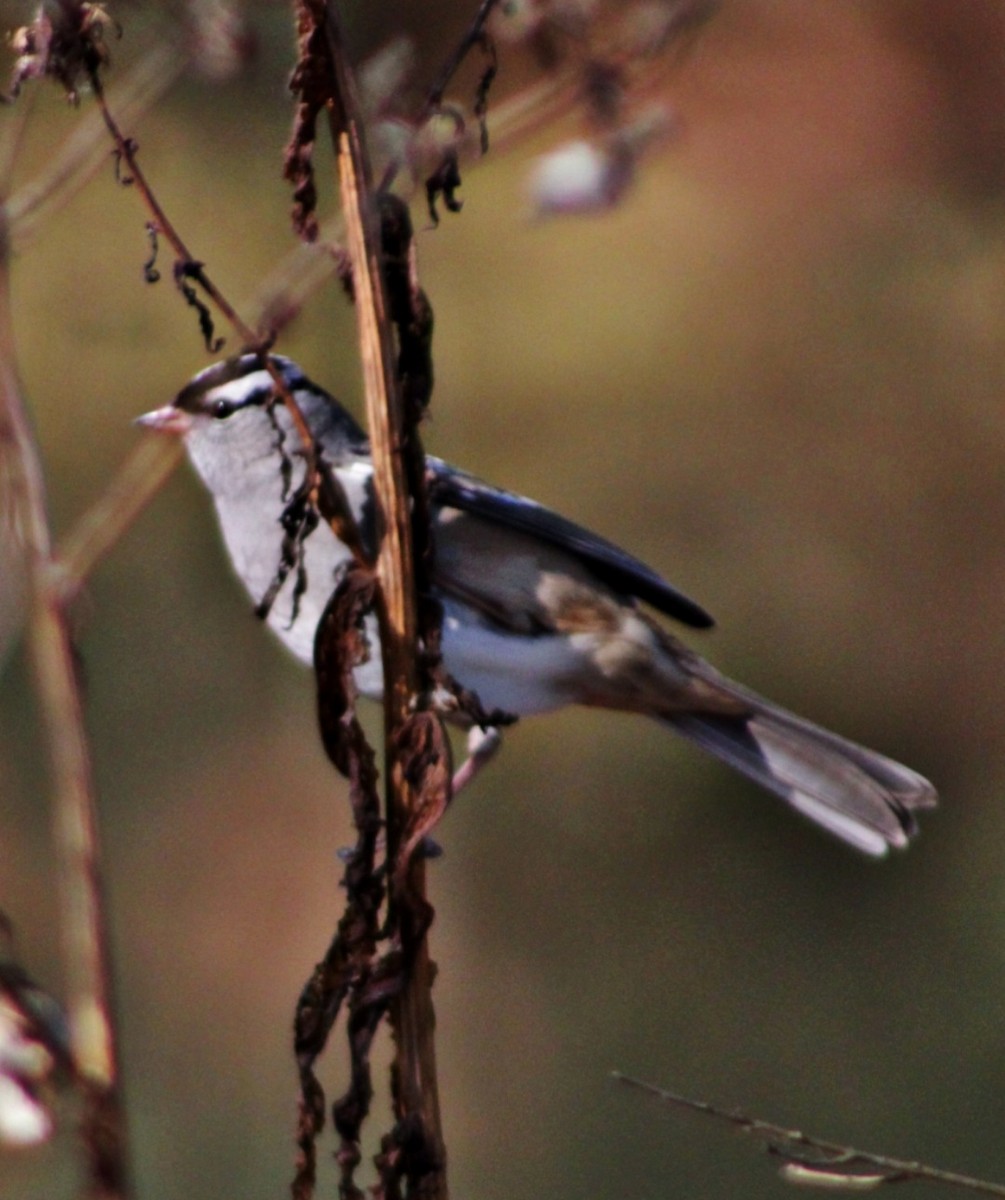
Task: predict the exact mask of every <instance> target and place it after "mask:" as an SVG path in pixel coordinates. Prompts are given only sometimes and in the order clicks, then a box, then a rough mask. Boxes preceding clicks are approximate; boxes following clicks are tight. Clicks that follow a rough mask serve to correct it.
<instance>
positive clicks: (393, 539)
mask: <svg viewBox="0 0 1005 1200" xmlns="http://www.w3.org/2000/svg"><path fill="white" fill-rule="evenodd" d="M327 37H328V45H329V48H330V51H331V59H332V64H333V69H334V74H335V80H334V83H335V87H336V96H337V100H338V104H337V106H336V108H338V109H339V110H340V111H335V110H334V109H330V110H329V111H330V113H331V121H332V133H333V137H334V140H335V145H336V152H337V155H338V170H339V183H340V187H341V192H342V208H343V213H344V216H345V222H346V233H347V240H348V247H349V255H350V259H351V261H352V266H353V283H354V289H355V298H356V314H357V322H358V328H359V339H360V347H361V354H362V359H363V377H364V384H365V388H366V408H367V418H368V423H369V427H370V435H371V439H372V450H373V458H374V482H375V488H376V492H377V497H378V502H379V505H380V510H381V512H382V514H383V518H384V530H385V532H384V537H383V539H382V543H381V546H380V551H379V556H378V563H377V574H378V579H379V581H380V585H381V591H382V604H381V609H382V612H381V648H382V655H383V666H384V718H385V753H386V757H385V762H386V773H385V778H386V780H387V787H388V795H387V808H386V811H387V823H388V828H387V843H388V858H389V861H391V862H394V861H395V855H396V854H397V852H398V850H399V848H400V847H401V846H402V844H403V837H404V833H405V830H406V829H407V828H408V827H409V826H410V825H411V824H412V815H413V813H414V812H415V810H416V808H417V806H418V804H419V803H420V802H421V797H419V796H417V795H416V794H415V792H414V790H413V788H412V786H411V784H410V782H409V780H408V779H407V778H406V776H405V773H404V771H403V770H402V765H401V758H400V756H399V755H397V754H396V753H395V752H394V747H395V745H396V740H397V739H396V734H397V732H398V730H399V729H400V728H401V726H402V724H403V722H404V721H405V719H406V717H407V716H408V715H409V712H410V709H411V707H412V704H413V701H414V698H415V696H416V694H417V691H418V684H419V671H418V662H417V655H418V634H417V631H418V619H417V612H416V587H415V563H414V559H413V544H412V528H411V503H410V498H409V492H408V486H407V472H406V467H405V461H404V455H403V449H404V446H405V445H406V439H407V438H408V437H409V436H411V432H410V431H409V430H408V428H407V421H406V418H405V414H404V412H403V406H402V403H401V397H400V395H399V392H398V388H397V386H396V378H395V375H396V372H395V347H394V339H393V333H392V325H391V320H390V315H389V312H388V302H387V297H386V295H385V290H384V281H383V268H382V260H381V238H380V225H379V216H378V213H377V208H376V205H375V204H374V202H373V192H372V182H371V178H372V177H371V171H370V164H369V160H368V156H367V152H366V146H365V143H364V140H363V131H362V124H361V120H360V116H359V106H358V103H357V98H356V89H355V83H354V80H353V77H352V72H351V68H350V66H349V61H348V56H347V54H346V50H345V42H344V37H343V32H342V26H341V21H340V19H339V14H338V6H337V4H336V3H335V0H329V3H328V4H327ZM397 875H398V871H397V870H394V871H392V873H391V882H392V885H393V884H394V883H395V882H396V880H395V877H396V876H397ZM401 878H402V884H403V887H402V890H403V891H407V894H408V897H409V900H408V903H409V904H412V905H418V906H423V905H425V904H426V901H425V894H426V880H425V865H424V862H423V860H422V858H421V857H420V856H413V857H412V860H411V862H409V863H408V864H406V865H405V866H404V868H403V872H402V877H401ZM403 900H404V897H402V896H398V897H395V896H393V895H392V896H391V903H392V905H394V904H395V903H396V902H397V903H398V904H399V905H400V904H401V903H402V902H403ZM399 916H400V913H399ZM408 940H409V941H412V939H411V938H409V939H408ZM403 949H404V951H405V954H406V958H407V962H408V969H407V970H406V973H405V978H404V980H403V986H402V991H401V993H400V994H399V995H398V997H396V1000H395V1002H394V1005H393V1008H392V1021H393V1024H394V1027H395V1031H396V1044H397V1057H396V1062H395V1078H396V1084H397V1086H396V1106H397V1110H398V1111H397V1116H398V1121H399V1127H400V1128H402V1129H405V1130H409V1131H414V1130H415V1129H418V1130H419V1131H421V1134H420V1136H421V1141H422V1142H423V1143H424V1146H423V1151H422V1157H423V1159H424V1168H423V1169H422V1170H421V1172H419V1173H418V1174H416V1175H411V1177H410V1182H414V1184H415V1185H416V1188H417V1192H418V1194H419V1195H421V1196H423V1197H428V1198H430V1200H446V1197H447V1179H446V1162H445V1151H444V1143H443V1134H442V1127H441V1121H440V1105H439V1090H438V1084H437V1076H436V1052H435V1041H434V1023H435V1022H434V1014H433V1003H432V996H431V984H432V975H433V969H432V964H431V963H430V960H429V951H428V944H427V941H426V937H425V930H424V929H422V930H421V931H418V933H417V937H416V939H415V941H414V944H411V945H404V946H403Z"/></svg>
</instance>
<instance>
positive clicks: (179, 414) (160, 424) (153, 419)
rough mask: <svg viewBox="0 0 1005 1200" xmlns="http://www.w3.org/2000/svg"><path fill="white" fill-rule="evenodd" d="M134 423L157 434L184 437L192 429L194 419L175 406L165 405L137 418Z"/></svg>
mask: <svg viewBox="0 0 1005 1200" xmlns="http://www.w3.org/2000/svg"><path fill="white" fill-rule="evenodd" d="M133 423H134V424H135V425H142V426H143V428H144V429H152V430H153V431H154V432H155V433H170V434H173V435H174V436H175V437H184V436H185V434H186V433H188V432H189V430H190V429H191V428H192V417H191V415H190V414H189V413H187V412H183V411H182V409H180V408H175V406H174V405H173V404H165V405H164V407H163V408H155V409H154V410H153V411H152V412H148V413H144V414H143V416H141V417H137V418H136V419H135V421H134V422H133Z"/></svg>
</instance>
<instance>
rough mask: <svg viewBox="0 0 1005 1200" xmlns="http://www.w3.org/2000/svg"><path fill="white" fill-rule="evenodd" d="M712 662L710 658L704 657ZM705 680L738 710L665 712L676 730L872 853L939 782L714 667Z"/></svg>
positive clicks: (895, 834)
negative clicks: (816, 722)
mask: <svg viewBox="0 0 1005 1200" xmlns="http://www.w3.org/2000/svg"><path fill="white" fill-rule="evenodd" d="M702 666H705V667H707V664H704V663H702ZM706 682H707V683H710V684H712V686H713V687H714V688H715V689H716V690H719V689H721V690H722V692H723V693H725V695H726V696H727V697H728V698H729V700H731V701H734V702H735V704H736V708H737V709H738V710H739V711H737V712H736V715H733V713H726V714H724V713H722V712H706V711H694V710H692V711H689V712H680V711H675V712H666V713H664V714H661V716H662V719H663V720H665V721H666V722H668V723H669V724H670V725H671V727H672V728H673V729H675V730H676V731H677V733H680V734H682V735H683V736H684V737H686V738H687V739H688V740H689V741H691V742H694V743H695V745H697V746H700V747H701V748H702V749H703V750H707V751H708V752H709V753H710V754H714V755H715V757H716V758H718V759H721V760H722V761H723V762H725V763H727V764H728V765H729V766H731V767H733V768H735V769H736V770H737V771H740V772H742V774H744V775H746V776H748V777H749V778H750V779H752V780H753V781H754V782H755V783H759V784H760V785H761V787H764V788H767V789H768V790H769V791H771V792H774V793H775V794H776V795H779V796H781V797H782V799H783V800H785V801H786V802H787V803H788V804H790V805H791V806H792V807H793V808H794V809H796V810H797V811H798V812H801V813H803V814H804V815H805V816H807V817H809V818H810V819H811V820H813V821H816V822H817V824H818V825H821V826H822V827H823V828H824V829H826V830H827V831H828V832H829V833H832V834H834V835H835V836H837V837H839V838H841V839H843V840H844V841H846V842H848V843H849V844H850V845H852V846H854V847H855V848H856V849H858V850H861V851H864V852H865V853H866V854H871V855H873V856H875V857H880V856H882V855H884V854H886V852H887V850H888V849H889V848H890V847H891V846H895V847H903V846H906V845H907V843H908V841H909V840H910V838H911V837H912V836H913V835H914V834H915V833H916V832H917V821H916V818H915V813H916V811H917V810H919V809H924V808H932V807H933V806H934V805H935V803H936V793H935V789H934V788H933V787H932V785H931V784H930V783H929V782H928V780H927V779H924V778H923V777H922V776H921V775H919V774H917V772H915V771H912V770H911V769H910V768H909V767H905V766H902V765H901V764H900V763H898V762H894V761H893V760H892V759H890V758H886V757H885V756H884V755H882V754H877V753H876V752H875V751H874V750H867V749H866V748H865V747H864V746H859V745H856V744H855V743H854V742H849V741H847V740H846V739H845V738H842V737H839V736H838V735H837V734H835V733H830V732H829V731H828V730H826V729H821V728H820V727H819V726H817V725H814V724H812V723H811V722H810V721H806V720H804V719H803V718H802V717H797V716H796V715H795V714H794V713H790V712H787V711H786V710H785V709H783V708H779V707H778V706H777V705H775V704H772V703H771V701H769V700H765V699H763V698H762V697H761V696H758V695H756V694H755V693H753V692H750V691H748V690H747V689H746V688H743V687H741V686H740V685H739V684H735V683H733V682H732V681H731V680H728V679H725V678H723V677H722V676H721V675H719V674H718V672H714V681H713V679H708V680H707V681H706Z"/></svg>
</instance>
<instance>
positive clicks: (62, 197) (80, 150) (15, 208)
mask: <svg viewBox="0 0 1005 1200" xmlns="http://www.w3.org/2000/svg"><path fill="white" fill-rule="evenodd" d="M187 65H188V56H187V55H186V53H185V50H184V47H182V46H180V45H177V44H175V43H170V42H167V43H164V44H159V45H157V46H155V47H153V49H151V50H150V52H149V53H148V54H147V55H146V57H144V58H143V59H142V60H141V61H140V62H139V63H138V64H137V65H136V66H135V67H134V68H133V69H132V71H131V72H130V73H129V74H128V75H127V76H126V78H125V79H124V80H123V81H122V82H121V83H120V84H119V85H118V86H117V87H116V89H115V103H116V108H117V109H118V111H119V114H120V119H123V120H126V121H128V120H131V119H132V118H133V117H135V116H137V115H138V114H139V113H142V112H145V111H146V110H147V109H148V108H150V106H151V105H152V104H153V103H154V102H155V101H157V100H159V99H160V97H161V96H163V95H164V93H165V92H167V91H168V89H169V88H170V87H171V86H172V84H173V83H174V82H175V81H176V80H177V79H178V77H179V76H180V75H181V74H182V72H183V71H184V70H185V68H186V66H187ZM26 99H27V98H26V97H24V96H22V97H21V98H20V100H19V101H18V104H19V106H20V105H24V104H25V103H26ZM101 125H102V118H101V115H100V114H99V113H97V112H93V111H92V112H89V113H87V114H85V115H84V116H83V117H82V118H81V119H80V121H79V123H78V124H77V125H76V126H75V128H74V131H73V133H72V134H71V135H70V136H69V137H68V138H67V139H66V140H65V141H64V142H63V144H62V145H61V146H60V148H59V150H58V151H56V153H54V154H53V155H52V157H51V158H50V159H49V160H48V161H47V163H46V165H45V168H44V169H43V170H42V171H41V172H40V173H39V174H38V175H37V176H36V177H35V178H34V179H32V180H31V181H30V182H29V183H26V184H24V185H23V186H22V187H20V188H18V190H17V191H16V192H14V193H13V194H12V195H11V197H10V199H9V201H8V202H7V212H8V218H9V223H10V230H11V241H12V243H13V246H14V249H15V250H17V251H21V252H23V250H24V249H25V247H26V246H27V245H28V244H29V243H30V242H31V241H32V240H33V239H34V238H35V237H36V236H37V235H38V233H39V232H40V231H41V230H42V229H43V228H44V226H45V223H46V221H47V220H48V219H49V218H50V217H51V216H53V214H54V213H55V212H57V211H58V210H59V208H60V207H62V206H63V205H65V204H67V203H68V202H69V201H70V200H71V199H72V198H73V196H74V195H76V193H77V191H78V190H79V189H80V188H81V187H83V185H84V184H85V183H87V182H88V180H89V179H90V178H91V177H92V175H93V174H94V173H95V172H96V171H98V170H99V169H100V168H101V167H102V166H103V165H104V164H105V163H106V162H107V161H108V147H107V142H106V141H105V137H104V134H103V132H102V131H101ZM0 175H2V172H0Z"/></svg>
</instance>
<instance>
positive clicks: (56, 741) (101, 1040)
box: [0, 229, 129, 1200]
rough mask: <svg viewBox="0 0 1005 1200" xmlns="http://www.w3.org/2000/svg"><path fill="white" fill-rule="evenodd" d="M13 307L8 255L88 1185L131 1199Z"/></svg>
mask: <svg viewBox="0 0 1005 1200" xmlns="http://www.w3.org/2000/svg"><path fill="white" fill-rule="evenodd" d="M0 234H2V229H0ZM9 316H10V304H9V292H8V281H7V274H6V261H4V262H0V458H2V461H3V469H4V471H5V474H6V476H7V479H6V488H7V502H8V503H10V504H11V506H12V509H13V511H14V513H15V514H16V516H15V521H16V528H17V530H18V535H19V537H20V539H21V542H22V544H23V547H24V551H25V556H26V566H27V570H28V577H29V583H30V591H31V612H30V616H29V621H28V645H29V649H30V653H31V658H32V662H33V666H34V672H35V679H36V686H37V689H38V697H39V703H40V706H41V709H42V712H43V716H44V720H45V726H46V730H47V734H48V741H49V757H50V763H51V770H52V776H53V790H54V809H53V836H54V840H55V846H56V854H57V860H58V879H59V897H60V921H61V925H62V937H63V943H64V955H65V963H66V977H67V1004H66V1007H67V1011H68V1015H69V1019H70V1037H71V1049H72V1054H73V1061H74V1067H75V1070H76V1072H77V1075H78V1078H79V1080H80V1083H81V1090H82V1093H83V1100H84V1107H83V1117H82V1133H83V1139H84V1146H85V1152H86V1154H87V1158H88V1168H89V1169H88V1189H87V1193H86V1194H87V1195H89V1196H92V1197H95V1198H96V1200H97V1198H100V1200H121V1198H124V1197H126V1196H127V1195H128V1194H129V1192H128V1183H127V1179H128V1170H127V1143H126V1124H125V1114H124V1110H123V1106H122V1098H121V1093H120V1089H119V1082H118V1070H117V1058H116V1041H115V1025H114V1018H113V1010H112V1000H111V972H110V966H109V937H108V928H107V921H106V917H105V909H104V904H103V898H102V891H101V871H100V857H101V856H100V846H99V838H98V829H97V812H96V805H95V798H94V789H93V779H92V772H91V759H90V753H89V750H88V745H87V740H86V736H85V733H84V721H83V713H82V708H81V702H80V692H79V688H78V681H77V674H76V670H75V663H74V652H73V645H72V642H71V639H70V633H69V629H68V625H67V620H66V610H65V606H64V603H63V599H62V596H61V594H60V591H59V588H58V587H57V586H54V579H55V578H56V573H55V572H54V570H53V559H52V545H51V539H50V534H49V526H48V520H47V515H46V497H45V487H44V483H43V478H42V471H41V465H40V463H39V459H38V454H37V451H36V448H35V444H34V441H33V438H32V435H31V431H30V426H29V423H28V420H27V416H26V414H25V410H24V406H23V404H22V401H21V395H20V389H19V387H18V381H17V378H16V376H15V371H14V362H15V359H14V344H13V335H12V331H11V327H10V320H9Z"/></svg>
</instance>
